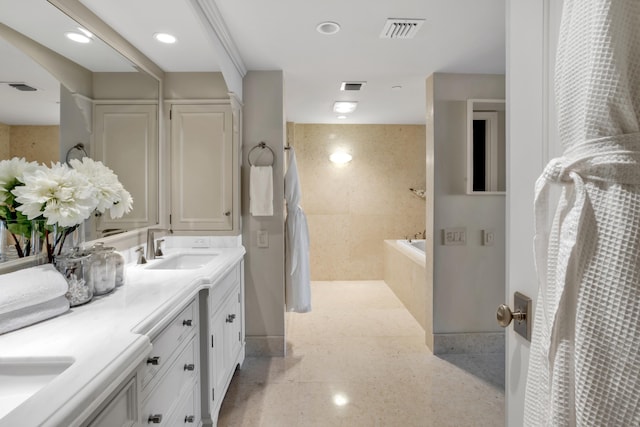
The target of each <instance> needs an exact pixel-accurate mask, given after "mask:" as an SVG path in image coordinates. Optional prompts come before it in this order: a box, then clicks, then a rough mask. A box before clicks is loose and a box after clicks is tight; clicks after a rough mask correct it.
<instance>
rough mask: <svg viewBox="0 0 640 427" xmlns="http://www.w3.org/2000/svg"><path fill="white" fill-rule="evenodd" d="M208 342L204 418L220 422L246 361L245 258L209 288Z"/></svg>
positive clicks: (205, 356) (206, 347) (203, 404)
mask: <svg viewBox="0 0 640 427" xmlns="http://www.w3.org/2000/svg"><path fill="white" fill-rule="evenodd" d="M206 304H207V305H208V307H209V310H208V312H209V316H208V319H207V322H208V331H207V334H208V342H207V345H206V346H203V353H202V354H201V357H202V358H203V359H204V358H206V360H208V364H207V369H208V372H206V373H203V377H205V378H207V379H208V384H206V386H205V387H203V393H202V408H203V418H204V419H208V420H211V423H212V424H213V425H216V421H217V418H218V412H219V411H220V406H221V405H222V400H223V399H224V395H225V393H226V392H227V389H228V387H229V384H230V383H231V379H232V377H233V373H234V372H235V369H236V367H237V366H240V365H242V362H243V361H244V354H245V331H244V280H243V266H242V262H240V263H238V264H237V265H236V266H235V267H234V268H233V270H231V271H230V272H229V273H228V274H227V275H226V276H224V277H223V278H222V279H221V280H219V281H218V282H217V283H215V284H214V285H213V286H212V287H211V290H210V292H209V297H208V300H207V301H206Z"/></svg>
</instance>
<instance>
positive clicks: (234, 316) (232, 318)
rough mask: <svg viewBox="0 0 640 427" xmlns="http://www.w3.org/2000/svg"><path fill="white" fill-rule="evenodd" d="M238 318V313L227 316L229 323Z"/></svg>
mask: <svg viewBox="0 0 640 427" xmlns="http://www.w3.org/2000/svg"><path fill="white" fill-rule="evenodd" d="M235 319H236V315H235V314H230V315H228V316H227V323H233V321H234V320H235Z"/></svg>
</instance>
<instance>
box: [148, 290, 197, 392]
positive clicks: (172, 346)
mask: <svg viewBox="0 0 640 427" xmlns="http://www.w3.org/2000/svg"><path fill="white" fill-rule="evenodd" d="M197 321H198V315H197V306H196V303H195V301H193V302H191V304H189V305H188V306H187V307H186V308H185V309H184V310H182V312H181V313H180V314H178V316H176V317H175V318H174V319H173V321H172V322H171V323H170V324H169V325H168V326H167V327H166V328H165V329H163V330H162V332H160V333H159V334H158V336H156V337H155V338H154V339H153V340H152V341H151V344H152V345H153V349H152V350H151V353H150V354H149V357H148V358H147V363H146V364H145V365H144V366H143V368H142V372H141V374H140V375H141V384H142V390H144V389H145V388H146V387H147V386H148V385H149V384H150V383H151V382H152V380H153V379H154V377H155V376H156V374H158V373H159V372H160V371H162V370H163V369H164V368H166V367H167V366H169V364H170V362H171V358H172V356H173V353H174V352H175V351H176V350H177V349H178V348H179V347H180V343H182V342H183V341H185V340H186V339H187V338H189V337H191V336H193V334H194V333H195V332H196V330H197V325H196V323H197Z"/></svg>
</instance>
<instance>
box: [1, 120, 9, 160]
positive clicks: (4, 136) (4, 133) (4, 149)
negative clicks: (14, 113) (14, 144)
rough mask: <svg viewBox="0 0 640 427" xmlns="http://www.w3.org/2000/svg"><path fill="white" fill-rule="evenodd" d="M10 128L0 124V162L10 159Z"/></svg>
mask: <svg viewBox="0 0 640 427" xmlns="http://www.w3.org/2000/svg"><path fill="white" fill-rule="evenodd" d="M10 131H11V126H9V125H5V124H4V123H0V160H2V159H8V158H10V157H11V138H10V137H11V135H10Z"/></svg>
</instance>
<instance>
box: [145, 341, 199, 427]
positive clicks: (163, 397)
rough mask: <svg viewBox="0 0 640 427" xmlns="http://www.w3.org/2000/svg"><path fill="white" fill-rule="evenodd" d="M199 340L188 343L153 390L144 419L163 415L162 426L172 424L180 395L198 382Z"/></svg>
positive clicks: (160, 422) (159, 422)
mask: <svg viewBox="0 0 640 427" xmlns="http://www.w3.org/2000/svg"><path fill="white" fill-rule="evenodd" d="M197 344H198V340H197V339H195V338H194V339H193V340H191V342H189V343H188V344H187V346H186V347H185V349H184V350H183V351H182V353H180V355H179V356H178V358H177V359H176V360H175V362H174V363H173V364H172V365H171V367H169V369H168V371H167V373H166V375H165V376H164V377H163V378H162V379H161V381H160V383H159V384H158V386H157V387H156V388H155V389H154V390H153V391H152V392H151V394H150V396H149V398H148V399H147V400H146V401H145V402H144V404H143V410H142V421H143V423H144V422H145V421H148V420H150V419H151V417H154V416H157V415H159V416H162V418H161V419H159V421H158V422H154V424H158V425H160V426H163V425H165V426H168V425H170V424H169V423H168V421H170V419H171V418H172V414H173V413H174V411H175V410H176V409H177V407H178V406H177V405H178V402H179V399H180V397H181V396H182V395H183V394H184V393H185V392H187V391H191V390H192V389H193V387H194V386H193V384H194V383H197V379H198V375H199V373H200V369H199V367H198V363H197V362H198V356H197V355H198V350H199V349H198V345H197Z"/></svg>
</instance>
